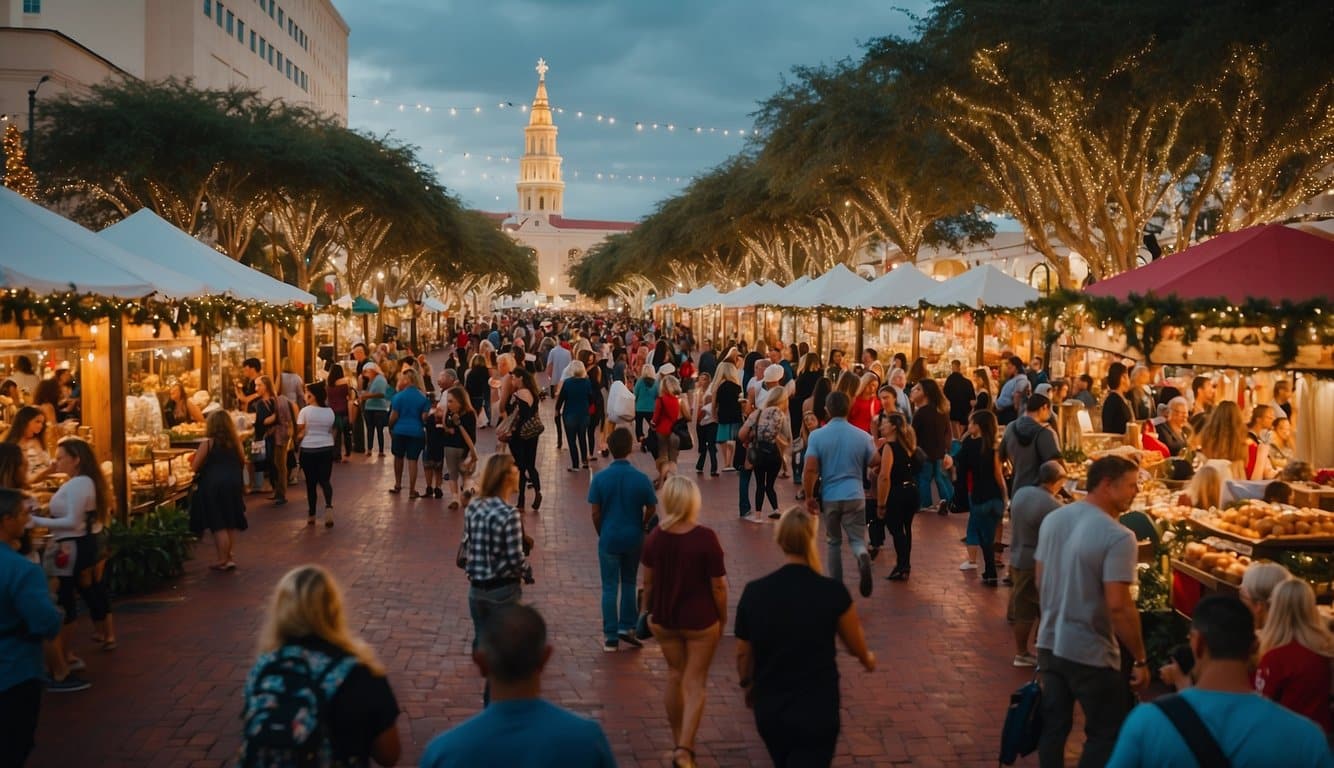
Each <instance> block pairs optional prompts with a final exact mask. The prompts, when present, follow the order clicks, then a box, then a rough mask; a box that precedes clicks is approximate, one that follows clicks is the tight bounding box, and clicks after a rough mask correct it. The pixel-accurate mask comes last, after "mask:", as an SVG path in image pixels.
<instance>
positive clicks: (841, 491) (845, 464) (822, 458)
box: [802, 392, 875, 597]
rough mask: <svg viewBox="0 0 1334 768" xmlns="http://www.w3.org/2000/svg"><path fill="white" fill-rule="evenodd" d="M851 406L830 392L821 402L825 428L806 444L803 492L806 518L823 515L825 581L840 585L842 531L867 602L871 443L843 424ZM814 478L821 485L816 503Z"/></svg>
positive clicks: (844, 398)
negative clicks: (825, 413) (866, 485)
mask: <svg viewBox="0 0 1334 768" xmlns="http://www.w3.org/2000/svg"><path fill="white" fill-rule="evenodd" d="M851 405H852V403H851V401H849V400H848V396H847V395H845V394H843V393H842V392H830V393H829V397H828V398H826V399H825V410H826V411H828V412H829V423H828V424H826V425H824V426H823V427H820V428H819V429H817V430H815V431H814V432H812V433H811V436H810V438H808V439H807V441H806V469H805V471H804V472H803V474H802V490H804V491H805V492H806V509H807V510H809V511H810V512H811V514H819V513H821V512H823V513H824V519H825V542H826V543H827V544H828V547H829V550H828V560H827V562H828V563H829V578H831V579H833V580H834V581H838V582H842V581H843V560H842V552H841V549H842V536H841V532H842V533H847V535H848V548H849V549H851V550H852V554H853V556H854V557H856V558H857V571H858V573H859V575H860V581H859V583H858V587H859V590H860V592H861V594H862V597H870V596H871V555H870V553H868V552H867V550H866V492H865V490H864V486H863V485H862V478H864V477H866V469H867V467H869V466H871V463H872V461H873V460H874V458H875V443H874V442H873V441H872V440H871V436H870V435H869V434H867V433H866V432H865V431H863V430H861V429H858V428H857V427H854V426H852V425H851V424H849V423H848V408H849V407H850V406H851ZM817 479H818V480H820V481H822V483H823V486H822V488H821V492H820V499H819V500H818V501H817V500H816V495H815V481H816V480H817Z"/></svg>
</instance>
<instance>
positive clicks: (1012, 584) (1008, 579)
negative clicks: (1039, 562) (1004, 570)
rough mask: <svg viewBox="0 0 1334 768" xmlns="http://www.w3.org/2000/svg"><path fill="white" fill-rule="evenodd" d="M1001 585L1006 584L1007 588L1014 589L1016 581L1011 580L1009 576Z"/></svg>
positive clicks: (1002, 580)
mask: <svg viewBox="0 0 1334 768" xmlns="http://www.w3.org/2000/svg"><path fill="white" fill-rule="evenodd" d="M1001 583H1002V584H1004V585H1005V586H1007V587H1013V586H1014V579H1013V578H1011V577H1009V576H1006V577H1005V578H1003V579H1001Z"/></svg>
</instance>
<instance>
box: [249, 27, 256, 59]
mask: <svg viewBox="0 0 1334 768" xmlns="http://www.w3.org/2000/svg"><path fill="white" fill-rule="evenodd" d="M250 52H251V53H254V52H255V30H253V29H252V30H250Z"/></svg>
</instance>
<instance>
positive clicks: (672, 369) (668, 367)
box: [658, 363, 676, 376]
mask: <svg viewBox="0 0 1334 768" xmlns="http://www.w3.org/2000/svg"><path fill="white" fill-rule="evenodd" d="M673 373H676V366H674V365H672V364H671V363H664V364H663V366H662V367H661V368H659V369H658V375H659V376H671V375H672V374H673Z"/></svg>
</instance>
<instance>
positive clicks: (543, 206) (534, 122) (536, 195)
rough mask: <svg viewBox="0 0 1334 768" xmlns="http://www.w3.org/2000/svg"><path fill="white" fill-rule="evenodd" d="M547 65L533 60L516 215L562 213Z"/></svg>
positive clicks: (562, 188)
mask: <svg viewBox="0 0 1334 768" xmlns="http://www.w3.org/2000/svg"><path fill="white" fill-rule="evenodd" d="M549 69H550V67H548V66H547V62H546V60H545V59H538V60H537V94H536V95H535V96H534V97H533V107H532V109H531V110H530V112H529V115H528V127H527V128H524V129H523V137H524V144H523V157H522V158H521V159H520V160H519V183H518V185H517V188H518V192H519V214H520V215H521V216H541V217H543V218H546V217H548V216H550V215H552V214H555V215H557V216H561V215H563V214H564V210H565V206H564V202H565V201H564V197H565V182H563V181H561V178H560V164H561V157H560V155H559V154H557V153H556V125H555V123H553V122H552V121H551V104H550V103H549V102H548V101H547V71H548V70H549Z"/></svg>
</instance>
